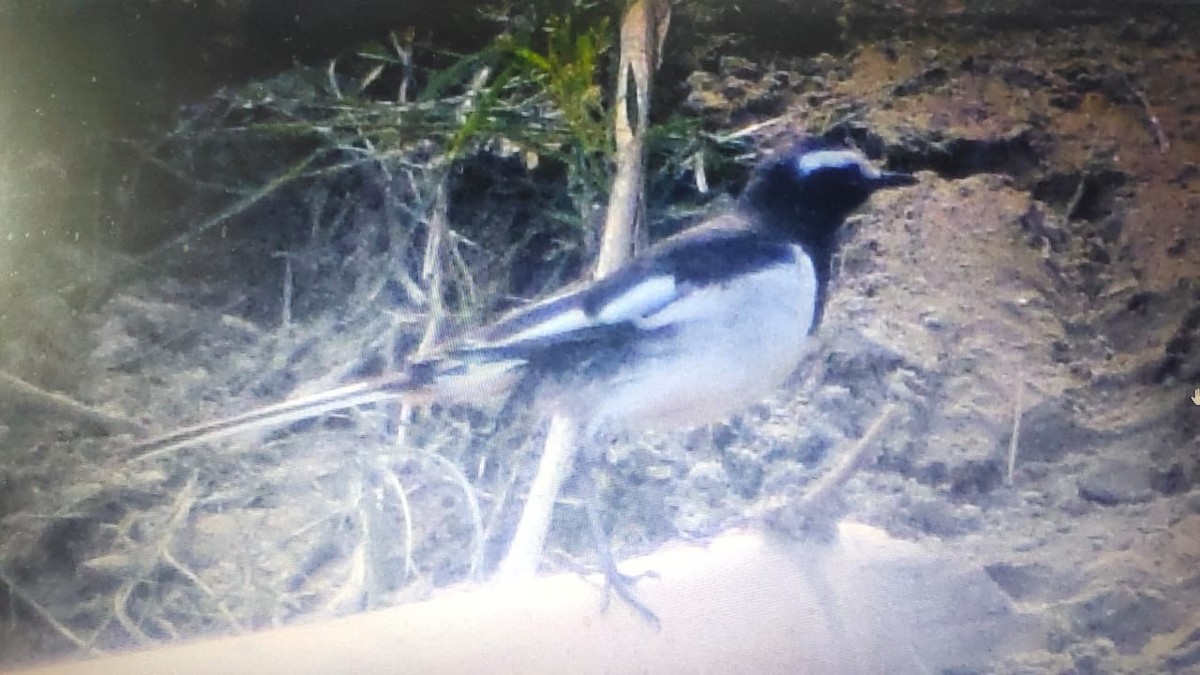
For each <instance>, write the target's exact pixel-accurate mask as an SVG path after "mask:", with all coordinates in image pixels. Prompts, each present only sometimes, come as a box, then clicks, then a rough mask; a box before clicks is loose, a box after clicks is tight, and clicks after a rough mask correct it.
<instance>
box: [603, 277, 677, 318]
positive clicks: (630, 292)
mask: <svg viewBox="0 0 1200 675" xmlns="http://www.w3.org/2000/svg"><path fill="white" fill-rule="evenodd" d="M676 296H677V294H676V292H675V277H673V276H671V275H669V274H663V275H659V276H654V277H649V278H648V279H645V280H643V281H641V282H639V283H638V284H637V285H636V286H631V287H629V288H627V289H625V290H624V291H622V292H621V294H620V295H616V296H613V297H612V298H609V299H608V300H607V301H606V302H605V303H604V304H603V305H601V306H600V310H599V311H598V312H596V318H597V319H599V320H600V322H601V323H617V322H620V321H631V320H635V319H640V318H642V317H644V316H646V315H647V314H651V313H653V312H657V311H658V310H660V309H662V308H663V307H665V306H667V305H668V304H670V303H671V301H672V300H674V299H675V298H676Z"/></svg>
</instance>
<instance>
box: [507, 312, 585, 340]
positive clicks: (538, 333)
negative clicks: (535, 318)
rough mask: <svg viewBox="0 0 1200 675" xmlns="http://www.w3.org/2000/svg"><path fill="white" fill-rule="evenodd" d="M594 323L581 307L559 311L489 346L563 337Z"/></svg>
mask: <svg viewBox="0 0 1200 675" xmlns="http://www.w3.org/2000/svg"><path fill="white" fill-rule="evenodd" d="M593 323H594V322H593V321H592V320H591V319H589V318H588V315H587V313H585V312H584V311H583V309H581V308H579V307H572V308H571V309H569V310H566V311H558V312H554V313H553V314H550V315H548V316H547V317H546V319H545V320H544V321H541V322H539V323H535V324H533V325H532V326H529V327H528V328H524V329H522V330H519V331H517V332H516V333H512V334H510V335H506V336H504V337H503V338H500V339H497V340H491V341H489V342H488V343H487V344H490V345H494V346H504V345H509V344H514V343H517V342H522V341H524V340H536V339H538V338H544V337H549V336H551V335H563V334H565V333H570V332H571V331H576V330H580V329H582V328H587V327H588V326H590V325H592V324H593Z"/></svg>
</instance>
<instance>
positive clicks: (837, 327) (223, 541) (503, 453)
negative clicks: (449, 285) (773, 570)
mask: <svg viewBox="0 0 1200 675" xmlns="http://www.w3.org/2000/svg"><path fill="white" fill-rule="evenodd" d="M935 32H936V31H932V30H931V31H928V32H926V33H923V34H920V35H918V36H916V37H911V38H905V39H901V38H893V39H890V40H887V41H882V42H878V43H871V44H864V45H861V46H858V47H856V48H854V49H853V50H852V51H850V52H849V53H847V54H839V55H833V56H830V55H822V56H818V57H812V58H794V57H789V58H776V59H763V58H760V57H757V56H756V57H754V58H753V59H752V58H748V57H740V56H737V55H732V54H728V55H723V56H721V57H720V58H713V59H710V60H709V61H706V62H704V63H706V65H707V69H701V70H698V71H696V72H695V73H693V74H692V75H691V76H690V77H688V78H687V81H686V83H685V84H683V85H681V86H683V87H684V89H683V90H681V97H682V98H683V103H682V105H683V107H684V108H685V109H686V110H688V111H690V112H692V113H693V114H696V115H699V116H702V117H704V118H705V119H706V120H708V122H709V124H710V125H711V126H712V127H713V128H723V129H735V128H741V127H745V126H748V125H750V124H755V123H759V122H765V121H769V120H775V121H774V122H773V123H772V124H770V125H766V126H764V127H763V130H762V131H761V132H760V133H761V135H762V137H763V138H762V142H763V143H764V144H769V143H770V141H771V140H772V139H773V138H778V137H781V136H782V135H784V134H785V133H786V132H787V131H788V130H816V129H828V128H832V129H835V130H838V131H839V132H840V133H844V134H845V135H846V136H847V137H849V138H852V139H854V140H855V141H856V142H857V143H858V144H859V145H860V146H861V147H863V148H864V149H866V150H867V151H868V152H870V153H872V154H874V155H876V156H881V157H884V158H886V159H887V161H888V163H889V164H891V165H892V166H894V167H898V168H903V169H908V170H912V171H916V172H919V174H920V178H921V182H920V184H919V185H918V186H917V187H914V188H911V189H906V190H903V191H897V192H894V193H889V194H886V195H880V196H879V197H877V198H876V199H875V201H874V202H873V205H872V207H871V208H869V209H868V210H867V211H866V212H865V213H864V214H862V215H861V216H858V217H856V218H855V220H854V221H853V225H852V227H851V228H850V230H851V231H850V233H849V240H848V243H847V245H846V247H845V248H844V249H843V251H842V254H841V256H840V264H839V268H838V276H837V280H836V283H835V287H834V289H833V292H832V296H831V300H830V305H829V307H828V308H827V310H826V312H825V323H824V325H823V327H822V329H821V340H820V344H821V349H820V351H819V352H818V355H817V356H816V357H815V358H814V361H813V363H812V364H810V365H809V366H808V367H805V368H804V369H802V371H801V372H800V373H799V374H798V375H797V377H796V378H795V379H794V382H793V383H792V384H791V385H790V386H789V388H788V389H787V390H786V391H781V392H780V393H779V394H778V395H777V396H775V397H774V398H773V399H772V400H770V401H768V402H765V403H763V404H762V405H759V406H756V407H755V408H753V409H752V410H749V411H747V412H746V413H744V414H742V415H739V416H737V417H735V418H734V419H732V420H730V421H729V422H727V423H723V424H719V425H714V426H712V427H709V428H705V429H701V430H696V431H692V432H687V433H679V434H673V435H667V436H653V437H650V436H647V437H640V438H636V439H627V440H623V441H621V442H619V443H616V444H614V445H613V446H612V447H611V448H610V449H609V451H608V460H609V463H610V465H611V471H610V474H609V477H608V480H607V481H605V484H604V485H603V486H602V487H603V489H604V490H605V493H606V497H607V499H608V504H609V512H608V518H609V526H610V528H611V529H612V530H613V533H614V534H613V537H614V541H615V544H616V546H617V547H618V551H619V552H620V553H622V554H632V553H635V552H643V551H646V550H649V549H653V548H655V547H656V546H659V545H661V544H662V543H663V542H664V541H667V540H670V539H678V538H702V537H704V536H706V535H708V534H711V533H712V532H714V531H716V530H719V529H721V528H722V527H725V526H728V525H729V524H732V523H740V522H744V521H745V519H746V514H747V513H748V512H749V511H750V510H752V509H753V507H754V505H755V504H758V503H761V502H763V501H764V500H768V499H771V498H774V497H778V496H780V495H789V494H796V493H797V491H802V489H803V486H804V484H806V483H808V482H809V481H811V480H813V478H814V477H815V476H819V475H820V473H821V471H822V469H823V466H824V465H825V464H827V463H828V461H829V460H830V459H831V455H833V454H835V453H836V451H837V450H838V449H839V448H841V447H844V443H846V442H848V439H851V440H852V439H853V438H856V437H857V436H859V435H861V434H862V432H863V431H864V429H866V428H867V427H868V426H869V425H870V424H871V422H872V421H873V420H874V419H875V417H876V416H877V415H878V414H879V412H880V410H882V408H883V407H884V405H885V404H886V403H888V402H896V403H899V404H900V405H901V406H902V407H903V410H904V415H903V417H902V422H901V423H898V424H896V425H895V428H894V429H891V430H890V431H889V432H888V433H886V434H885V439H884V441H883V443H882V447H881V448H880V449H879V451H878V458H877V460H876V461H875V462H874V463H872V464H871V465H870V466H868V467H867V468H865V469H864V470H862V471H861V472H860V473H859V474H858V475H857V476H856V477H855V478H853V479H851V480H850V482H849V483H847V485H846V486H845V489H844V505H843V509H842V511H843V512H842V517H844V518H849V519H854V520H858V521H863V522H866V523H869V524H874V525H877V526H879V527H882V528H884V529H885V530H887V531H888V532H890V533H891V534H892V535H894V536H896V537H900V538H903V539H910V540H915V541H918V542H920V541H925V540H929V539H937V540H941V541H943V542H946V543H947V544H948V545H949V546H951V547H952V549H953V550H954V551H956V553H957V555H959V556H960V557H961V558H962V559H963V560H966V561H969V562H971V563H973V564H976V565H978V566H980V567H982V568H983V569H985V570H986V571H987V573H988V574H989V575H990V576H991V577H992V578H993V579H994V580H995V581H996V582H997V583H998V584H999V585H1000V586H1001V587H1002V588H1003V589H1004V590H1005V591H1006V592H1007V593H1008V594H1009V596H1010V597H1011V598H1012V600H1013V601H1014V603H1016V605H1017V606H1018V607H1019V608H1021V609H1022V610H1024V611H1027V612H1031V613H1034V614H1037V615H1039V616H1041V617H1042V618H1043V619H1044V620H1045V621H1046V622H1047V625H1049V626H1050V635H1049V639H1048V641H1047V645H1046V648H1045V649H1044V650H1042V651H1039V652H1036V653H1032V654H1025V655H1021V656H1020V657H1017V658H1015V659H1012V660H1010V661H1006V662H1004V663H998V664H995V669H994V670H995V672H1021V673H1042V672H1052V673H1081V674H1082V673H1121V672H1128V673H1144V672H1172V673H1189V672H1190V673H1200V405H1198V404H1196V403H1193V401H1192V396H1193V393H1194V392H1196V391H1197V388H1198V387H1200V227H1198V226H1197V224H1196V223H1197V220H1198V219H1200V45H1198V44H1197V43H1196V41H1195V38H1194V37H1192V36H1191V35H1189V34H1188V33H1187V32H1186V31H1183V30H1182V29H1179V28H1177V27H1174V26H1173V25H1171V24H1166V23H1154V22H1144V23H1139V22H1122V23H1102V24H1099V25H1080V26H1070V27H1062V28H1053V29H1043V30H1014V31H1010V32H1005V33H995V32H993V33H991V34H984V35H975V34H969V33H961V34H952V35H949V36H947V35H946V34H945V33H949V32H950V31H946V32H944V33H943V34H940V35H935V34H934V33H935ZM267 248H268V247H267V246H266V245H265V244H264V245H261V246H258V247H255V246H254V245H253V243H252V242H248V241H247V239H246V238H231V239H223V238H220V237H216V236H214V237H211V238H209V239H205V240H203V241H200V242H197V243H196V244H195V248H194V249H193V250H192V251H191V253H190V254H189V255H187V256H184V257H181V259H180V260H179V261H176V262H174V263H171V262H169V261H168V262H167V263H165V264H163V265H161V266H160V268H158V269H154V270H148V271H146V272H145V273H144V274H142V275H140V276H138V277H137V278H133V279H129V280H126V281H123V282H122V284H121V285H120V286H119V287H118V290H117V292H116V294H115V295H113V297H112V298H111V299H110V300H109V301H107V302H106V303H104V304H102V305H100V306H98V307H96V308H93V309H90V310H89V311H87V312H84V313H77V314H76V315H72V314H71V311H70V309H69V307H68V305H67V303H66V302H65V301H64V302H63V303H62V304H61V305H55V304H54V302H53V301H47V303H46V304H43V305H40V306H41V307H43V310H44V313H43V316H44V317H48V318H46V320H44V321H39V322H38V323H37V326H38V329H37V330H34V329H33V327H31V328H30V329H29V331H27V333H26V334H25V336H24V339H25V340H26V341H27V342H28V343H29V344H37V345H39V346H40V347H41V349H40V351H39V353H40V354H42V357H41V358H39V359H28V360H26V361H24V363H25V369H24V371H23V372H20V373H18V374H19V375H20V376H21V377H22V378H24V379H26V380H28V381H34V382H38V383H40V384H41V385H42V386H44V387H46V388H47V389H52V390H56V391H61V392H64V394H66V395H67V396H69V397H70V398H72V399H74V400H77V401H83V402H89V403H90V404H92V405H94V406H95V408H96V409H99V410H103V411H104V412H106V413H108V414H111V415H112V416H114V417H120V418H129V419H133V420H136V421H137V422H138V423H139V424H140V425H141V426H144V427H145V428H148V429H153V430H165V429H170V428H173V427H175V426H178V425H181V424H184V423H187V422H193V421H200V420H204V419H208V418H210V417H212V416H215V415H218V414H222V413H229V412H233V411H238V410H241V409H244V408H246V407H247V406H250V405H253V404H261V403H266V402H270V401H274V400H278V399H279V398H280V397H282V396H284V395H286V394H287V393H288V392H289V391H291V390H292V389H293V388H294V387H295V386H297V385H298V384H300V383H308V382H311V381H313V380H315V379H319V378H324V380H325V381H328V380H329V379H331V376H330V373H335V374H344V373H345V372H347V370H348V369H347V368H346V367H345V364H348V363H355V362H357V361H358V360H359V359H360V358H361V355H362V354H363V353H364V352H372V351H374V352H378V351H379V350H380V348H379V344H383V343H386V341H387V339H392V338H393V337H394V336H395V335H396V334H397V333H398V332H399V333H403V330H402V328H403V327H405V326H408V327H409V328H411V324H410V323H406V319H405V318H404V316H402V314H403V312H400V311H397V312H396V313H393V314H387V315H381V313H380V312H377V311H376V312H371V311H367V309H370V308H372V307H377V305H374V304H371V303H372V302H374V301H373V300H372V301H371V302H368V301H366V300H363V301H362V302H361V303H359V305H360V306H361V307H363V308H364V311H362V312H359V313H353V312H349V313H344V314H340V315H333V314H314V315H313V316H314V317H315V318H314V319H313V320H312V321H310V322H307V323H302V324H293V325H291V326H287V327H279V326H278V322H277V321H276V319H275V316H276V312H277V310H278V307H277V303H278V296H279V285H280V281H279V279H280V271H279V270H280V266H279V264H278V262H277V261H275V262H264V261H265V260H266V261H270V260H271V259H270V258H269V252H268V251H267V250H266V249H267ZM71 255H72V254H70V253H69V252H68V253H64V254H62V256H63V259H62V260H56V261H54V263H53V264H54V265H57V266H59V267H56V268H55V269H59V268H60V267H62V266H67V265H70V266H77V265H78V264H79V263H78V260H76V259H75V258H72V257H71ZM80 257H82V254H80ZM56 273H57V272H56V271H55V270H51V269H48V270H47V271H46V274H47V275H48V276H52V275H53V274H56ZM321 290H322V289H319V288H317V289H314V290H313V294H314V295H319V294H320V292H321ZM355 292H356V293H360V294H361V295H356V296H354V297H356V298H366V297H368V296H369V297H371V298H374V297H375V296H370V293H369V289H367V290H364V289H356V290H355ZM376 295H378V293H377V294H376ZM348 304H350V305H353V304H355V303H348ZM397 327H401V328H397ZM333 336H345V337H344V339H341V340H337V339H334V337H333ZM385 336H386V338H387V339H385ZM10 348H13V349H16V348H17V347H13V346H10ZM0 412H3V413H4V415H5V417H2V418H0V422H2V423H3V424H2V425H0V442H2V443H3V444H4V446H5V451H6V453H9V454H8V457H9V458H8V459H6V460H5V461H4V464H3V466H0V485H3V486H4V491H3V492H2V493H0V541H3V542H4V545H3V549H2V550H0V573H2V574H3V576H2V577H0V609H2V610H3V611H2V612H0V615H2V616H4V617H5V618H4V619H3V620H2V621H0V665H3V666H6V667H11V666H16V665H20V664H23V663H28V662H30V661H33V660H38V659H44V658H46V657H48V656H51V655H54V656H62V655H67V654H78V653H80V652H82V651H86V650H88V649H93V650H96V649H100V650H108V649H114V648H119V647H128V646H134V645H144V644H153V643H158V642H163V641H168V640H171V639H176V638H180V637H186V636H194V635H212V634H221V633H228V632H232V631H238V630H245V629H249V628H252V627H259V626H270V625H276V624H281V623H285V622H290V621H297V620H311V619H314V618H320V617H327V616H334V615H339V614H344V613H347V612H351V611H360V610H362V609H366V608H371V607H380V606H386V605H390V604H395V603H398V602H403V601H406V600H411V599H417V598H421V597H424V596H425V595H426V594H427V593H428V591H429V590H430V589H431V588H433V587H436V586H439V585H443V584H446V583H451V582H455V581H459V580H462V579H464V578H468V577H470V576H472V575H473V574H476V573H477V572H478V571H479V569H481V568H482V569H486V568H487V566H488V565H489V564H494V562H495V559H496V557H497V554H498V552H499V551H500V550H502V545H503V544H502V542H503V540H504V536H505V534H506V533H507V532H508V531H510V529H511V527H512V526H513V523H514V519H515V517H516V513H517V508H516V506H514V505H519V500H520V494H521V490H523V489H524V486H525V485H526V484H527V481H528V478H529V475H530V472H531V471H532V465H533V463H534V460H535V456H534V453H535V449H536V445H537V443H536V441H537V437H536V436H537V435H536V433H535V434H532V435H530V434H528V433H526V432H524V431H521V430H520V429H517V430H511V429H508V430H500V431H494V430H492V428H491V426H490V424H489V422H488V421H487V419H486V418H485V417H484V416H480V415H476V414H471V413H465V412H462V411H455V410H449V411H441V412H438V413H435V414H430V415H423V416H419V417H418V423H417V424H416V425H415V426H414V427H413V428H412V429H411V430H410V431H409V433H408V438H407V443H406V446H405V447H404V448H403V449H397V448H396V447H395V446H393V445H390V444H388V443H385V442H384V441H382V440H381V438H382V436H381V434H379V433H378V432H379V428H380V426H381V422H380V419H379V417H380V416H378V415H373V414H371V413H370V412H364V413H360V414H357V415H351V416H348V417H340V418H336V419H334V420H332V421H327V422H325V423H321V424H315V425H314V424H310V425H307V426H304V427H301V428H298V429H296V428H293V429H292V430H290V433H277V434H272V435H268V436H267V437H265V438H264V439H261V440H255V439H235V440H233V441H228V442H224V443H221V444H218V445H217V446H216V447H211V448H199V449H195V450H186V451H181V452H180V453H178V454H175V455H172V456H170V457H167V458H163V459H161V460H158V461H155V462H147V463H130V462H127V461H126V460H125V458H124V457H123V455H122V448H125V447H127V445H128V441H129V436H128V435H122V433H121V431H122V430H121V429H114V428H110V429H108V431H110V432H112V433H109V434H105V433H100V430H101V429H100V428H102V427H105V426H106V423H105V422H104V421H103V420H92V421H87V422H80V421H78V420H75V421H71V420H72V417H71V415H59V417H57V418H56V417H55V416H54V415H53V414H52V413H50V412H47V411H46V410H44V409H36V408H35V409H33V410H31V409H30V408H28V407H21V406H14V407H12V408H11V409H9V408H4V409H0ZM60 412H61V411H60ZM59 420H67V421H59ZM517 426H519V425H517ZM468 486H469V487H468ZM475 509H478V515H472V513H473V511H474V510H475ZM581 525H582V513H581V511H580V510H579V509H578V508H576V507H575V504H574V503H573V502H572V501H570V500H568V503H567V504H566V505H563V506H560V509H559V514H558V515H557V516H556V523H555V530H554V532H553V533H552V541H551V551H550V553H549V554H548V556H547V561H546V566H547V567H548V568H563V567H568V568H569V567H570V566H572V565H574V564H576V560H577V559H578V560H579V561H582V562H586V561H587V560H589V559H590V558H589V556H590V552H589V550H588V546H587V542H586V539H585V538H584V537H583V536H582V532H583V528H582V526H581Z"/></svg>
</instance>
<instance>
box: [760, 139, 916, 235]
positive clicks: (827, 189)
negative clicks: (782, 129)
mask: <svg viewBox="0 0 1200 675" xmlns="http://www.w3.org/2000/svg"><path fill="white" fill-rule="evenodd" d="M914 183H916V179H915V178H913V177H912V176H911V175H909V174H905V173H894V172H890V171H881V170H879V169H877V168H875V167H874V166H872V165H871V163H870V162H869V161H868V160H867V158H866V157H865V156H863V155H862V154H861V153H859V152H858V151H857V150H850V149H847V148H841V147H830V146H828V145H815V144H812V143H808V144H804V145H799V146H797V147H795V148H793V149H791V150H790V151H788V152H784V153H781V154H779V155H777V156H775V157H772V158H770V159H768V160H767V161H766V162H764V163H763V164H762V165H760V166H759V167H758V169H756V170H755V172H754V176H753V177H752V178H751V179H750V183H749V184H748V185H747V186H746V189H745V191H744V192H743V193H742V196H741V199H740V205H741V207H742V208H743V209H746V210H748V211H749V212H750V214H751V215H752V217H753V218H754V219H755V222H756V224H758V225H760V226H762V227H766V228H769V229H775V230H778V231H783V232H786V233H787V234H788V235H789V236H792V237H795V238H797V239H800V240H808V241H812V242H814V243H815V242H819V241H825V240H828V239H829V238H830V237H832V236H833V234H834V233H836V232H837V229H838V227H840V226H841V224H842V222H843V221H844V220H845V219H846V216H848V215H850V213H851V212H853V211H854V210H855V209H857V208H858V207H860V206H862V205H863V204H865V203H866V201H867V199H868V198H869V197H870V196H871V195H872V194H873V193H874V192H875V191H877V190H882V189H885V188H890V187H899V186H902V185H912V184H914Z"/></svg>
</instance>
